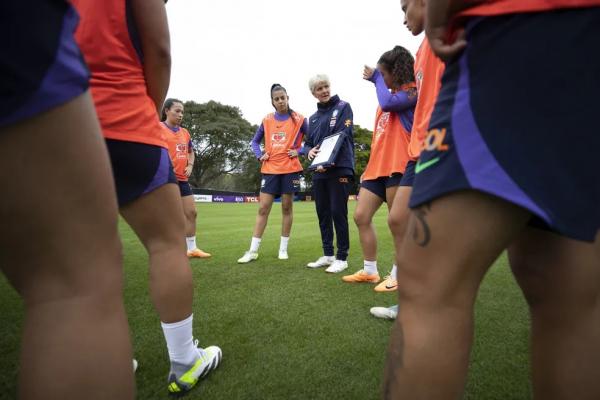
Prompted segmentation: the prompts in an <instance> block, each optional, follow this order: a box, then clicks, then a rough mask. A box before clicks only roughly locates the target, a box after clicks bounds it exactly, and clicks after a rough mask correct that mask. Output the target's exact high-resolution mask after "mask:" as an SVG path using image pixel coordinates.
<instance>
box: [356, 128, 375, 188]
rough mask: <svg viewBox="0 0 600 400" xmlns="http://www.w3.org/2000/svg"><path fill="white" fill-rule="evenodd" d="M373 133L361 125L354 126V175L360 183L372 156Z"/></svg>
mask: <svg viewBox="0 0 600 400" xmlns="http://www.w3.org/2000/svg"><path fill="white" fill-rule="evenodd" d="M372 138H373V132H371V131H370V130H368V129H365V128H361V127H360V125H354V161H355V168H354V173H355V174H356V175H355V178H356V182H359V180H360V176H361V175H362V173H363V172H365V168H366V167H367V163H368V162H369V156H370V155H371V139H372Z"/></svg>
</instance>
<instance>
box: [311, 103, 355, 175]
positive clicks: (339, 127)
mask: <svg viewBox="0 0 600 400" xmlns="http://www.w3.org/2000/svg"><path fill="white" fill-rule="evenodd" d="M353 117H354V116H353V114H352V107H350V104H348V103H346V102H345V101H343V100H340V98H339V97H338V96H337V95H335V96H333V97H331V99H329V101H328V102H327V103H317V112H316V113H314V114H313V115H311V116H310V118H309V119H308V135H307V136H306V137H305V139H304V149H303V151H302V153H304V154H308V152H309V151H310V149H312V148H313V147H315V146H316V145H318V144H319V143H321V142H322V141H323V139H325V138H326V137H327V136H330V135H332V134H334V133H338V132H343V136H344V138H343V139H344V142H343V144H342V147H341V148H340V151H339V153H338V155H337V158H336V160H335V167H332V168H328V169H327V171H326V172H324V173H320V172H315V173H314V174H313V179H319V178H330V177H337V176H344V175H354V123H353Z"/></svg>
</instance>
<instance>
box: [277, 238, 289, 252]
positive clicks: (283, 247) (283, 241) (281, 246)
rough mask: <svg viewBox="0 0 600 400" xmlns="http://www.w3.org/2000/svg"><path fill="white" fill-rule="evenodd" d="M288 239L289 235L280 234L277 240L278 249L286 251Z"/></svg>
mask: <svg viewBox="0 0 600 400" xmlns="http://www.w3.org/2000/svg"><path fill="white" fill-rule="evenodd" d="M289 241H290V237H289V236H288V237H285V236H282V237H281V240H280V242H279V251H287V246H288V242H289Z"/></svg>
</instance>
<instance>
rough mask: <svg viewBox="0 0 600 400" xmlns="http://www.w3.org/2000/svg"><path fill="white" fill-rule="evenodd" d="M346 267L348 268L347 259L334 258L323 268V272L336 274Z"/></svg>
mask: <svg viewBox="0 0 600 400" xmlns="http://www.w3.org/2000/svg"><path fill="white" fill-rule="evenodd" d="M346 268H348V261H342V260H337V259H336V260H334V261H333V262H332V263H331V265H330V266H329V267H328V268H327V269H326V270H325V272H329V273H330V274H337V273H338V272H342V271H343V270H345V269H346Z"/></svg>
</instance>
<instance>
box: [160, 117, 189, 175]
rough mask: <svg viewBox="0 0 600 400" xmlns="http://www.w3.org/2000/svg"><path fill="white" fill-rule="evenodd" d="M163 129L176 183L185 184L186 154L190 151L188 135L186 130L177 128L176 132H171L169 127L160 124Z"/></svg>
mask: <svg viewBox="0 0 600 400" xmlns="http://www.w3.org/2000/svg"><path fill="white" fill-rule="evenodd" d="M161 125H162V126H163V128H164V129H165V138H166V140H167V144H168V146H169V158H171V162H172V163H173V171H175V176H176V177H177V180H178V181H182V182H187V181H188V177H187V176H185V167H187V165H188V153H189V152H190V149H189V147H188V144H189V143H190V133H189V132H188V131H187V129H185V128H183V127H181V126H180V127H179V130H178V131H177V132H173V131H172V130H171V129H169V127H167V126H165V125H164V124H161Z"/></svg>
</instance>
